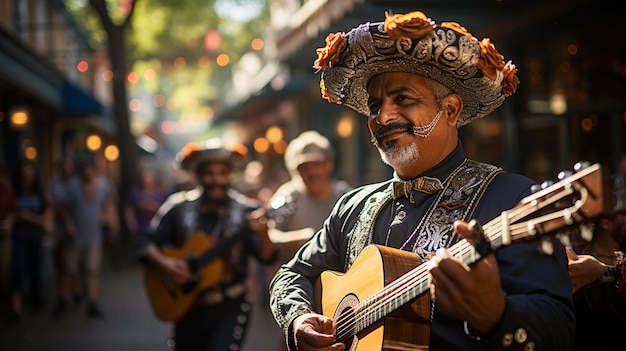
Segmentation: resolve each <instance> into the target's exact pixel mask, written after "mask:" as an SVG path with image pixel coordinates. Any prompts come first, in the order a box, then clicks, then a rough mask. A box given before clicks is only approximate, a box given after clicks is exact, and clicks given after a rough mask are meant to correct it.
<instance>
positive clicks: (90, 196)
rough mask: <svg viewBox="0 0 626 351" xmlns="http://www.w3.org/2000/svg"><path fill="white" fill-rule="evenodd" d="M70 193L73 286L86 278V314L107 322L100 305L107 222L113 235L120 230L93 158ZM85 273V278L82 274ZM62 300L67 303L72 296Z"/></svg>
mask: <svg viewBox="0 0 626 351" xmlns="http://www.w3.org/2000/svg"><path fill="white" fill-rule="evenodd" d="M67 189H68V193H67V199H66V201H67V202H66V204H65V206H64V208H65V210H66V211H68V212H67V213H66V218H68V221H67V223H66V225H67V231H68V237H69V240H68V243H67V246H66V248H65V265H66V266H65V268H66V269H67V273H68V275H69V279H70V284H71V285H70V286H72V285H74V284H76V282H77V281H81V280H82V279H81V278H84V284H83V286H84V287H85V292H86V298H87V310H86V313H87V315H88V316H89V317H93V318H103V317H104V313H103V311H102V310H101V308H100V306H99V304H98V301H99V290H100V286H99V285H100V274H101V269H102V261H103V243H104V241H105V240H106V238H105V237H104V235H105V233H104V230H103V229H104V228H105V225H103V220H104V221H106V226H108V228H109V230H110V234H111V235H115V234H116V233H117V231H118V228H119V226H118V223H119V222H118V219H117V217H116V213H115V206H114V203H113V202H114V201H113V199H114V198H113V194H112V190H111V188H110V184H109V182H108V180H107V179H106V178H105V177H104V176H102V175H100V174H99V172H98V168H97V165H96V160H95V158H94V157H93V155H87V156H85V157H83V159H81V161H80V163H79V167H78V176H76V177H73V178H72V179H71V180H70V181H69V184H68V186H67ZM83 270H84V277H83V274H80V273H81V271H83ZM64 293H65V294H67V292H64ZM62 298H63V299H65V300H66V301H67V300H68V299H69V296H68V295H65V296H62Z"/></svg>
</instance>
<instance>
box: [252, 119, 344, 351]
mask: <svg viewBox="0 0 626 351" xmlns="http://www.w3.org/2000/svg"><path fill="white" fill-rule="evenodd" d="M284 162H285V166H286V168H287V171H288V172H289V175H290V179H289V180H288V181H287V182H285V183H283V184H282V185H281V186H279V187H278V189H276V191H275V192H274V193H273V194H272V197H271V198H270V201H269V204H270V207H272V206H273V207H275V209H276V210H277V212H278V213H279V215H278V216H277V217H276V218H273V219H270V221H269V227H270V228H269V234H270V239H272V241H273V242H274V243H275V244H276V248H277V249H278V258H277V260H276V263H275V264H274V265H272V266H271V267H269V269H268V270H267V274H266V276H265V277H264V278H265V280H264V281H263V282H262V286H263V287H265V286H267V285H268V284H269V280H270V279H271V278H272V277H273V276H274V274H275V273H276V271H277V270H278V268H279V267H280V266H281V265H282V264H284V263H286V262H287V261H289V260H290V259H291V258H292V257H293V255H294V254H295V253H296V251H297V250H298V249H299V248H300V246H302V244H304V242H306V241H307V240H308V239H310V238H311V237H312V236H313V234H314V233H315V232H316V231H317V230H319V229H320V228H321V227H322V225H323V224H324V220H325V219H326V217H327V216H328V214H330V212H331V210H332V208H333V206H334V205H335V202H337V200H338V199H339V198H340V197H341V196H342V195H343V194H345V193H346V192H348V191H349V190H350V189H352V187H351V186H350V185H349V184H348V182H346V181H344V180H339V179H337V178H335V176H334V170H335V150H334V149H333V147H332V145H331V144H330V141H329V140H328V139H327V138H326V137H325V136H323V135H321V134H320V133H318V132H316V131H314V130H308V131H304V132H302V133H300V135H298V136H297V137H296V138H294V139H293V140H292V141H291V142H290V143H289V145H288V146H287V150H285V155H284ZM281 208H282V209H284V210H281ZM263 292H264V294H263V295H262V296H263V297H264V299H263V300H264V301H267V295H268V291H267V289H263ZM276 338H277V339H279V340H283V339H284V335H283V333H282V331H281V330H280V329H279V328H276ZM279 345H282V347H283V349H286V345H285V343H284V342H282V343H280V344H279Z"/></svg>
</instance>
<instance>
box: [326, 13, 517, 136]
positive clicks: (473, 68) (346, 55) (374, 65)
mask: <svg viewBox="0 0 626 351" xmlns="http://www.w3.org/2000/svg"><path fill="white" fill-rule="evenodd" d="M343 37H344V40H345V48H343V50H342V52H341V53H340V54H339V55H338V58H337V61H336V62H333V63H332V64H331V65H329V67H327V68H326V69H325V70H323V72H322V76H321V82H320V86H322V90H324V89H325V90H326V94H327V95H328V97H329V98H330V99H329V100H330V101H333V100H334V101H333V102H336V103H340V104H343V105H345V106H348V107H350V108H352V109H354V110H355V111H357V112H359V113H361V114H363V115H366V116H368V115H369V114H370V111H369V108H368V104H367V100H368V91H367V85H368V83H369V81H370V79H371V78H372V77H374V76H376V75H378V74H381V73H384V72H407V73H413V74H417V75H420V76H424V77H427V78H430V79H433V80H435V81H437V82H439V83H441V84H443V85H445V86H446V87H448V88H449V89H450V90H451V91H452V92H454V93H456V94H458V95H459V96H461V98H462V99H463V104H464V106H463V110H462V111H461V115H460V117H459V120H458V126H463V125H466V124H468V123H470V122H472V121H473V120H475V119H478V118H481V117H484V116H486V115H488V114H490V113H491V112H493V111H494V110H495V109H496V108H497V107H499V106H500V105H502V103H503V101H504V99H505V96H504V94H503V79H504V74H503V72H502V71H501V70H495V79H490V78H489V77H487V76H485V75H484V74H483V72H482V71H481V69H479V68H478V65H477V63H478V60H479V58H480V54H481V46H480V43H479V42H478V40H476V39H475V38H471V37H468V36H467V35H464V34H462V33H459V32H457V31H455V30H452V29H450V28H442V27H436V28H435V29H434V30H433V31H431V32H430V33H428V34H426V35H424V36H423V37H421V38H419V39H410V38H402V39H392V38H390V37H389V36H388V35H387V33H385V32H384V29H383V23H364V24H362V25H360V26H359V27H357V28H354V29H352V30H351V31H350V32H348V33H347V34H344V35H343ZM323 93H324V92H323Z"/></svg>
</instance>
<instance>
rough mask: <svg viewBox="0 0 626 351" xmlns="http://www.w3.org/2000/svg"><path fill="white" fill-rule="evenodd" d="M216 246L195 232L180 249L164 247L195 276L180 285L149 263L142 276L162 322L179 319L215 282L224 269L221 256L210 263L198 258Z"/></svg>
mask: <svg viewBox="0 0 626 351" xmlns="http://www.w3.org/2000/svg"><path fill="white" fill-rule="evenodd" d="M214 246H215V244H214V241H213V240H211V239H210V238H209V237H208V236H206V235H204V234H194V235H192V236H191V237H189V239H188V240H187V241H186V242H185V244H184V245H183V246H182V247H180V248H177V249H172V248H163V249H161V253H162V254H163V255H165V256H167V257H174V258H180V259H183V260H185V261H187V262H188V264H189V266H190V269H191V271H192V278H191V279H190V281H189V282H188V283H185V284H183V285H178V284H176V283H174V282H173V281H172V280H171V279H170V278H169V277H168V276H167V274H166V273H165V272H163V271H162V270H161V269H159V268H158V267H155V266H152V265H149V264H146V265H145V266H144V270H143V279H144V286H145V290H146V293H147V295H148V299H149V301H150V304H151V306H152V310H153V311H154V313H155V315H156V316H157V317H158V318H159V319H160V320H162V321H166V322H171V321H178V320H180V319H181V318H182V317H183V316H184V315H185V314H186V313H187V312H188V311H189V309H190V308H191V306H192V305H193V304H194V302H195V301H196V299H197V298H198V295H199V294H200V293H202V292H203V291H204V290H206V289H207V288H210V287H212V286H214V285H216V284H217V283H218V282H219V281H220V279H221V275H222V272H223V268H224V267H223V262H222V260H221V259H214V260H212V261H211V262H208V263H207V264H204V265H201V264H197V262H196V259H197V258H198V257H199V256H201V255H202V254H204V253H205V252H207V251H209V250H210V249H211V248H213V247H214Z"/></svg>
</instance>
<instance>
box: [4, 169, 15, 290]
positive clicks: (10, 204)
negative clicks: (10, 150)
mask: <svg viewBox="0 0 626 351" xmlns="http://www.w3.org/2000/svg"><path fill="white" fill-rule="evenodd" d="M15 208H16V203H15V192H14V191H13V184H12V183H11V177H9V175H8V174H7V173H6V170H5V168H4V163H2V162H0V294H1V293H4V292H5V291H6V289H7V282H8V275H9V267H10V258H11V246H10V243H11V240H10V238H9V235H10V230H9V228H10V227H9V225H10V217H11V216H12V215H13V213H14V212H15Z"/></svg>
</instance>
